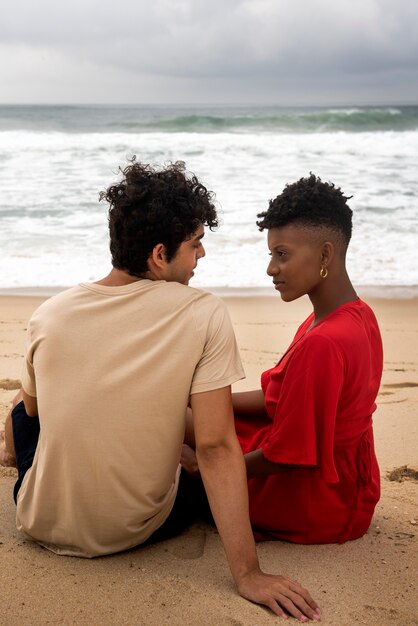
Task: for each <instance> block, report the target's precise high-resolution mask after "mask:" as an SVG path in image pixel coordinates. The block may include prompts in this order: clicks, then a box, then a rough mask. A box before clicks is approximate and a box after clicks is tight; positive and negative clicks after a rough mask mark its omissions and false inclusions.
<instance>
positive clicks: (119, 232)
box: [99, 157, 218, 277]
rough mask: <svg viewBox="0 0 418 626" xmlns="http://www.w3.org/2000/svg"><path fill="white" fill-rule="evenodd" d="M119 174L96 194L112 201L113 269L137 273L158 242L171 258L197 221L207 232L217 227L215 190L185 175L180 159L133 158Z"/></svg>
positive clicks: (144, 266) (169, 259)
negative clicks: (151, 161)
mask: <svg viewBox="0 0 418 626" xmlns="http://www.w3.org/2000/svg"><path fill="white" fill-rule="evenodd" d="M121 172H122V175H123V178H122V180H121V181H120V182H118V183H115V184H113V185H111V186H110V187H109V188H108V189H106V190H105V191H102V192H101V193H100V196H99V197H100V200H106V201H107V202H108V203H109V204H110V209H109V231H110V252H111V255H112V265H113V267H115V268H117V269H120V270H124V271H126V272H128V273H129V274H130V275H132V276H138V277H141V276H143V274H144V273H145V272H146V271H147V270H148V265H147V260H148V258H149V256H150V254H151V252H152V250H153V249H154V247H155V246H156V245H157V244H158V243H162V244H164V246H165V249H166V256H167V260H168V261H171V260H172V259H173V258H174V257H175V255H176V252H177V250H178V248H179V246H180V244H181V243H182V242H183V241H185V240H186V239H189V238H190V237H191V236H192V235H193V233H194V232H195V231H196V229H197V228H198V226H199V225H200V224H202V225H203V226H209V228H210V229H211V230H214V229H215V228H216V227H217V226H218V220H217V214H216V209H215V206H214V204H213V198H214V194H213V193H212V192H211V191H208V190H207V189H206V187H204V186H203V185H202V184H201V183H200V182H199V180H198V179H197V178H196V176H194V175H192V174H190V175H189V174H187V173H186V170H185V165H184V163H183V162H182V161H178V162H176V163H171V164H169V165H168V166H166V167H165V168H161V169H155V168H153V167H151V165H144V164H141V163H139V162H137V161H136V157H133V158H132V159H131V164H130V165H128V166H127V167H125V169H123V170H121Z"/></svg>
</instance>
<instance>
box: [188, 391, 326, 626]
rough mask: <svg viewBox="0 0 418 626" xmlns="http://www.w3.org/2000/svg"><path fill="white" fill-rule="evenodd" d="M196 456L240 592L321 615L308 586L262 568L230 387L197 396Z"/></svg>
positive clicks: (277, 609) (277, 607)
mask: <svg viewBox="0 0 418 626" xmlns="http://www.w3.org/2000/svg"><path fill="white" fill-rule="evenodd" d="M191 405H192V410H193V417H194V428H195V437H196V455H197V459H198V463H199V468H200V472H201V475H202V479H203V482H204V485H205V489H206V493H207V496H208V500H209V503H210V507H211V510H212V514H213V517H214V519H215V522H216V526H217V528H218V531H219V534H220V537H221V540H222V543H223V546H224V549H225V553H226V556H227V559H228V563H229V566H230V569H231V573H232V576H233V578H234V581H235V584H236V585H237V588H238V591H239V593H240V594H241V595H242V596H243V597H244V598H247V599H248V600H250V601H252V602H255V603H258V604H263V605H265V606H268V607H269V608H270V609H271V610H272V611H273V612H274V613H276V615H279V616H281V617H286V613H285V611H287V612H288V613H289V614H290V615H292V616H294V617H296V618H298V619H299V620H300V621H306V620H307V618H310V619H315V620H317V619H319V616H320V613H319V609H318V605H317V604H316V602H315V601H314V600H313V599H312V598H311V596H310V594H309V593H308V591H306V589H303V588H302V587H301V585H300V584H299V583H297V582H295V581H292V580H290V579H288V578H286V577H284V576H276V575H270V574H265V573H264V572H262V571H261V569H260V566H259V562H258V557H257V553H256V549H255V542H254V537H253V534H252V530H251V525H250V519H249V513H248V491H247V477H246V471H245V464H244V458H243V455H242V452H241V448H240V446H239V443H238V440H237V437H236V434H235V428H234V419H233V411H232V401H231V391H230V387H224V388H222V389H217V390H214V391H209V392H205V393H197V394H193V395H192V398H191Z"/></svg>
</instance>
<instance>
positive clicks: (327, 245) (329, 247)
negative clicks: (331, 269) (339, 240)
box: [321, 241, 335, 267]
mask: <svg viewBox="0 0 418 626" xmlns="http://www.w3.org/2000/svg"><path fill="white" fill-rule="evenodd" d="M334 256H335V246H334V244H333V243H332V242H331V241H325V242H324V243H323V244H322V252H321V263H322V265H323V267H327V266H328V265H329V264H330V263H331V261H332V259H333V258H334Z"/></svg>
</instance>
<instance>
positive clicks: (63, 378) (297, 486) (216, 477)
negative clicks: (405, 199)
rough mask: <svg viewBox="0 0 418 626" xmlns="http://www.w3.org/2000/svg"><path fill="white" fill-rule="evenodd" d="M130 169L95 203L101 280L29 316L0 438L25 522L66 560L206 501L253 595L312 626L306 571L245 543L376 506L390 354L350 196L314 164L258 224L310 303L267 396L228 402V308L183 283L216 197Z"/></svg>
mask: <svg viewBox="0 0 418 626" xmlns="http://www.w3.org/2000/svg"><path fill="white" fill-rule="evenodd" d="M122 174H123V177H122V180H121V181H120V182H117V183H115V184H114V185H112V186H110V187H109V188H108V189H107V190H106V191H105V192H102V194H101V199H104V200H106V201H107V202H108V203H109V205H110V209H109V229H110V250H111V255H112V266H113V268H112V270H111V272H110V274H109V275H108V276H106V277H105V278H103V279H102V280H99V281H97V282H95V283H83V284H80V285H78V286H76V287H73V288H72V289H69V290H67V291H65V292H62V293H60V294H58V295H56V296H55V297H53V298H51V299H49V300H47V301H46V302H45V303H44V304H42V305H41V306H40V307H39V308H38V309H37V311H35V313H34V314H33V316H32V318H31V320H30V323H29V327H28V340H27V341H28V343H27V351H26V357H25V362H24V366H23V371H22V390H21V392H20V393H19V394H18V396H17V397H16V398H15V400H14V403H13V408H12V411H11V413H10V414H9V415H8V417H7V419H6V425H5V433H4V438H5V439H4V441H3V442H2V443H3V446H2V447H3V450H2V462H3V463H4V464H6V463H7V464H10V465H13V464H15V465H16V466H17V468H18V481H17V483H16V486H15V490H14V496H15V500H16V503H17V525H18V528H19V530H21V531H23V532H24V533H25V534H26V536H28V537H29V538H31V539H33V540H35V541H37V542H38V543H40V544H41V545H43V546H45V547H46V548H49V549H50V550H53V551H54V552H56V553H58V554H65V555H73V556H82V557H94V556H99V555H104V554H111V553H114V552H118V551H121V550H126V549H129V548H132V547H134V546H137V545H139V544H142V543H145V542H155V541H159V540H161V539H164V538H167V537H170V536H173V535H175V534H176V533H178V532H181V530H183V529H184V528H185V527H186V526H187V524H190V523H191V522H192V521H193V520H194V519H196V517H197V516H199V515H207V514H208V512H209V514H212V515H213V519H214V521H215V523H216V526H217V529H218V531H219V534H220V537H221V540H222V542H223V546H224V549H225V552H226V556H227V559H228V563H229V566H230V569H231V573H232V576H233V578H234V581H235V583H236V586H237V589H238V591H239V593H240V594H241V595H242V596H243V597H245V598H247V599H249V600H251V601H253V602H256V603H260V604H263V605H266V606H268V607H269V608H270V609H271V610H272V611H273V612H274V613H276V614H277V615H280V616H285V615H287V614H289V615H292V616H294V617H296V618H298V619H299V620H300V621H306V620H307V619H312V620H318V619H319V618H320V610H319V608H318V605H317V604H316V602H315V601H314V600H313V599H312V597H311V596H310V594H309V593H308V591H306V590H305V589H304V588H303V587H301V585H300V584H299V583H298V582H295V581H292V580H290V579H288V578H286V577H284V576H274V575H269V574H266V573H264V572H262V571H261V570H260V567H259V563H258V558H257V554H256V549H255V543H254V535H255V537H256V539H286V540H290V541H295V542H299V543H318V542H342V541H346V540H347V539H355V538H356V537H360V536H361V535H362V534H364V533H365V532H366V530H367V528H368V526H369V524H370V521H371V517H372V514H373V510H374V506H375V504H376V502H377V500H378V498H379V470H378V466H377V462H376V458H375V455H374V448H373V435H372V425H371V424H372V419H371V414H372V412H373V411H374V408H375V404H374V401H375V398H376V395H377V391H378V387H379V382H380V375H381V370H382V349H381V342H380V335H379V330H378V327H377V323H376V320H375V318H374V315H373V313H372V312H371V310H370V309H369V307H368V306H367V305H366V304H365V303H363V302H362V301H361V300H359V299H358V298H357V296H356V293H355V291H354V289H353V287H352V285H351V283H350V280H349V278H348V275H347V273H346V269H345V253H346V249H347V245H348V242H349V239H350V235H351V210H350V209H349V208H348V206H347V204H346V200H347V198H345V197H344V196H343V194H342V193H341V191H340V190H339V189H337V188H335V187H334V186H333V185H331V184H327V183H323V182H322V181H321V180H320V179H317V178H315V176H313V175H311V176H310V177H309V178H306V179H301V180H300V181H298V182H297V183H295V184H293V185H289V186H287V187H286V188H285V190H284V191H283V192H282V194H280V195H279V196H278V197H277V198H276V199H275V200H273V201H271V202H270V206H269V208H268V210H267V211H266V212H265V213H261V214H260V215H259V216H258V217H259V218H260V221H259V222H258V226H259V228H260V230H263V229H267V231H268V246H269V249H270V253H271V261H270V264H269V266H268V270H267V272H268V274H269V275H270V276H271V277H272V278H273V282H274V284H275V288H276V289H277V290H278V291H279V292H280V294H281V297H282V299H283V300H284V301H292V300H294V299H296V298H299V297H301V296H303V295H305V294H307V295H308V296H309V297H310V299H311V302H312V304H313V313H312V315H311V316H310V317H309V318H308V319H307V320H306V322H304V323H303V324H302V326H301V327H300V328H299V330H298V332H297V334H296V336H295V339H294V340H293V342H292V344H291V346H290V347H289V349H288V350H287V352H286V353H285V354H284V356H283V357H282V359H281V360H280V362H279V363H278V364H277V365H276V366H275V367H274V368H272V369H271V370H269V371H267V372H265V373H264V374H263V375H262V381H261V387H262V388H261V389H260V390H258V391H254V392H248V393H239V394H233V395H232V397H231V391H230V386H231V384H232V383H234V382H236V381H237V380H239V379H241V378H243V377H244V372H243V369H242V366H241V362H240V357H239V353H238V349H237V345H236V341H235V337H234V333H233V329H232V325H231V321H230V318H229V316H228V312H227V310H226V307H225V305H224V304H223V303H222V301H220V300H219V299H218V298H216V297H215V296H213V295H211V294H208V293H205V292H203V291H200V290H196V289H192V288H190V287H188V283H189V280H190V279H191V277H192V276H193V270H194V269H195V267H196V264H197V262H198V261H199V259H200V258H202V257H203V256H204V254H205V251H204V247H203V244H202V238H203V236H204V227H205V226H207V227H209V228H210V229H213V228H215V227H216V226H217V215H216V210H215V208H214V204H213V198H212V194H211V192H209V191H207V189H206V188H205V187H204V186H203V185H202V184H201V183H200V182H199V180H198V179H197V178H196V177H195V176H191V175H188V174H187V173H186V172H185V171H184V168H183V166H182V165H181V164H173V165H170V166H168V167H166V168H164V169H153V168H151V167H150V166H147V165H142V164H140V163H138V162H136V161H135V160H133V162H132V163H131V164H130V165H129V166H128V167H126V168H125V169H124V170H123V172H122ZM188 405H189V406H190V409H189V410H187V411H186V408H187V406H188ZM38 416H39V418H38ZM185 416H186V418H185ZM234 417H235V422H234ZM185 430H186V436H185ZM237 435H238V438H237ZM182 450H183V453H182ZM243 453H244V454H243ZM180 457H181V459H182V464H183V467H181V465H180V464H179V460H180ZM196 474H197V475H198V478H199V479H198V480H197V479H196V476H195V475H196ZM200 477H201V479H202V480H200ZM247 479H248V482H247ZM202 481H203V483H202ZM203 485H204V488H203ZM247 487H248V488H247ZM248 493H249V498H248ZM208 503H209V506H210V511H209V507H208ZM248 507H249V509H250V514H248Z"/></svg>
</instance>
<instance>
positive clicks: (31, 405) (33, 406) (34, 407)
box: [22, 389, 38, 417]
mask: <svg viewBox="0 0 418 626" xmlns="http://www.w3.org/2000/svg"><path fill="white" fill-rule="evenodd" d="M22 400H23V404H24V405H25V411H26V413H27V414H28V415H29V417H37V416H38V401H37V399H36V398H34V397H33V396H29V395H28V394H27V393H26V391H25V390H24V389H22Z"/></svg>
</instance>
